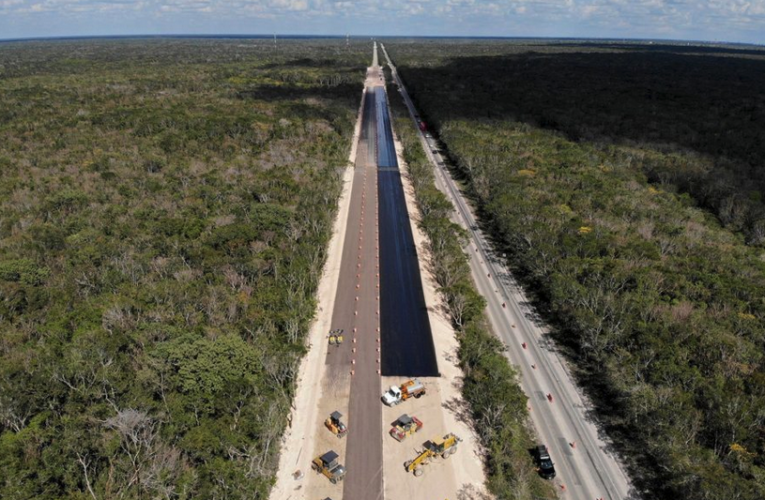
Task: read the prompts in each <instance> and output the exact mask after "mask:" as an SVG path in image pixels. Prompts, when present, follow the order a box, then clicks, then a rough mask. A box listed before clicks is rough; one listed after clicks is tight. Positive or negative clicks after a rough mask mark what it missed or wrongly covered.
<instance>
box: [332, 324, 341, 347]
mask: <svg viewBox="0 0 765 500" xmlns="http://www.w3.org/2000/svg"><path fill="white" fill-rule="evenodd" d="M342 343H343V330H342V329H339V328H338V329H337V330H332V331H330V332H329V345H336V346H338V347H340V344H342Z"/></svg>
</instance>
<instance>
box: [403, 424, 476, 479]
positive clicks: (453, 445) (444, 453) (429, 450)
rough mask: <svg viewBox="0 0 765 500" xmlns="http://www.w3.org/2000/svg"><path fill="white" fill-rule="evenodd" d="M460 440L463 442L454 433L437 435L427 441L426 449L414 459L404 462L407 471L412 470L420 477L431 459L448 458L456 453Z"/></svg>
mask: <svg viewBox="0 0 765 500" xmlns="http://www.w3.org/2000/svg"><path fill="white" fill-rule="evenodd" d="M460 442H462V439H460V438H459V437H457V436H455V435H454V434H452V433H449V434H446V435H445V436H444V437H442V438H441V437H436V438H433V439H431V440H430V441H426V442H425V449H424V450H422V451H421V452H420V453H419V454H418V455H417V458H415V459H414V460H407V461H406V462H404V468H405V469H406V471H407V472H412V473H414V475H415V476H417V477H420V476H422V474H423V473H424V472H425V471H424V470H423V466H425V465H428V464H429V463H430V460H431V459H435V458H438V457H441V458H443V459H446V458H449V457H450V456H452V455H454V454H455V453H456V452H457V445H458V444H459V443H460Z"/></svg>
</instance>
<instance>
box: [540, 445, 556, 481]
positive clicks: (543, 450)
mask: <svg viewBox="0 0 765 500" xmlns="http://www.w3.org/2000/svg"><path fill="white" fill-rule="evenodd" d="M536 458H537V465H538V466H539V467H538V468H537V471H539V475H540V476H542V477H543V478H545V479H553V478H554V477H555V464H553V461H552V458H550V453H549V452H548V451H547V446H545V445H543V444H540V445H539V446H537V451H536Z"/></svg>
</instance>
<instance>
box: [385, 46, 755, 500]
mask: <svg viewBox="0 0 765 500" xmlns="http://www.w3.org/2000/svg"><path fill="white" fill-rule="evenodd" d="M386 48H388V50H389V53H390V54H391V56H392V57H393V58H394V60H395V63H396V65H397V67H398V69H399V71H400V73H401V75H402V77H403V79H404V81H405V82H406V83H407V86H408V87H409V90H410V91H411V94H412V96H413V99H414V100H415V102H416V103H417V105H418V107H419V108H420V109H421V111H422V116H423V117H424V119H425V120H426V121H427V122H428V123H429V125H430V126H431V127H433V128H434V129H435V130H436V132H437V135H438V136H439V138H440V139H441V140H442V141H443V143H444V144H445V146H446V148H447V149H448V154H449V156H450V157H451V160H452V161H453V163H454V165H455V166H456V169H457V171H456V173H457V175H459V176H461V177H462V178H463V179H464V181H465V182H466V183H467V185H468V186H469V191H470V193H471V195H472V196H473V197H474V200H475V203H476V204H477V206H478V207H479V209H480V210H481V212H482V217H483V219H484V221H485V222H486V224H487V225H488V226H489V227H490V228H491V230H492V231H493V233H494V235H495V236H496V239H497V241H498V245H499V246H500V251H501V252H505V253H507V255H508V258H509V259H510V263H511V264H512V266H513V269H514V272H515V273H516V274H517V275H518V276H519V278H520V279H521V280H523V282H524V283H525V285H526V287H527V289H528V290H530V291H531V292H533V294H534V296H535V300H536V303H537V304H536V305H537V307H538V308H539V310H540V311H541V312H542V313H543V314H544V315H545V316H546V318H547V320H548V321H549V322H550V323H551V324H552V325H553V327H554V328H553V335H554V336H555V337H556V338H557V340H558V344H559V345H560V346H562V347H563V348H564V349H565V350H566V352H567V353H568V355H569V357H570V358H571V359H572V361H573V363H574V365H575V367H576V369H577V375H578V377H579V379H580V380H581V381H582V383H583V384H584V385H585V387H586V388H587V390H588V392H589V393H590V395H591V397H592V398H593V399H594V401H595V402H596V405H597V407H598V408H597V410H598V416H599V419H600V420H601V421H602V422H603V423H604V424H605V425H606V426H607V427H608V429H609V432H610V435H611V436H612V437H613V438H614V439H615V440H616V443H617V445H618V447H619V449H620V450H621V452H622V453H623V454H624V455H625V456H626V457H627V458H628V462H629V465H630V468H631V469H632V476H633V478H634V479H635V481H636V484H637V486H638V487H639V488H640V489H641V490H643V491H645V492H646V493H647V494H648V495H650V496H652V497H655V498H666V499H675V498H687V499H730V498H737V499H742V500H743V499H751V500H755V499H760V498H765V433H763V429H765V359H763V351H764V349H765V245H764V244H765V239H763V236H764V235H763V232H762V228H763V227H764V225H765V207H764V206H763V200H762V193H763V192H765V190H764V188H765V184H764V183H765V171H764V170H763V169H762V165H763V164H764V162H765V150H763V149H762V148H763V144H765V143H763V141H762V140H761V138H762V137H765V107H763V102H765V88H763V87H762V85H761V84H759V83H757V82H761V81H763V77H765V52H763V51H760V50H757V49H752V50H737V49H729V48H718V49H714V48H709V47H686V46H680V45H674V46H656V45H653V46H648V45H642V46H641V45H633V44H616V45H613V46H610V45H606V44H581V45H577V44H574V43H561V44H548V45H542V44H534V43H524V44H520V43H519V44H511V43H499V42H480V43H479V42H474V43H445V42H433V43H430V44H420V43H418V44H407V43H403V42H400V43H389V44H386ZM415 165H416V162H415ZM423 212H424V213H427V210H423ZM468 373H469V371H468ZM511 400H512V399H511Z"/></svg>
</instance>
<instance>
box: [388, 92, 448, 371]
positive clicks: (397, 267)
mask: <svg viewBox="0 0 765 500" xmlns="http://www.w3.org/2000/svg"><path fill="white" fill-rule="evenodd" d="M374 90H375V104H376V106H375V108H376V110H375V111H376V114H377V163H378V172H377V177H378V190H377V194H378V198H379V204H380V210H379V228H380V329H381V334H382V335H381V336H382V340H381V342H382V374H383V375H386V376H403V377H437V376H438V375H439V373H438V363H437V361H436V352H435V347H434V345H433V335H432V332H431V329H430V321H429V319H428V310H427V306H426V305H425V296H424V294H423V290H422V279H421V276H420V268H419V263H418V260H417V249H416V247H415V246H414V238H413V237H412V228H411V226H410V224H409V212H408V211H407V208H406V200H405V198H404V187H403V185H402V184H401V172H400V171H399V169H398V162H397V161H396V150H395V145H394V143H393V134H392V131H391V127H390V117H389V116H388V107H387V96H386V94H385V91H384V90H383V89H382V88H380V87H377V88H375V89H374Z"/></svg>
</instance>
